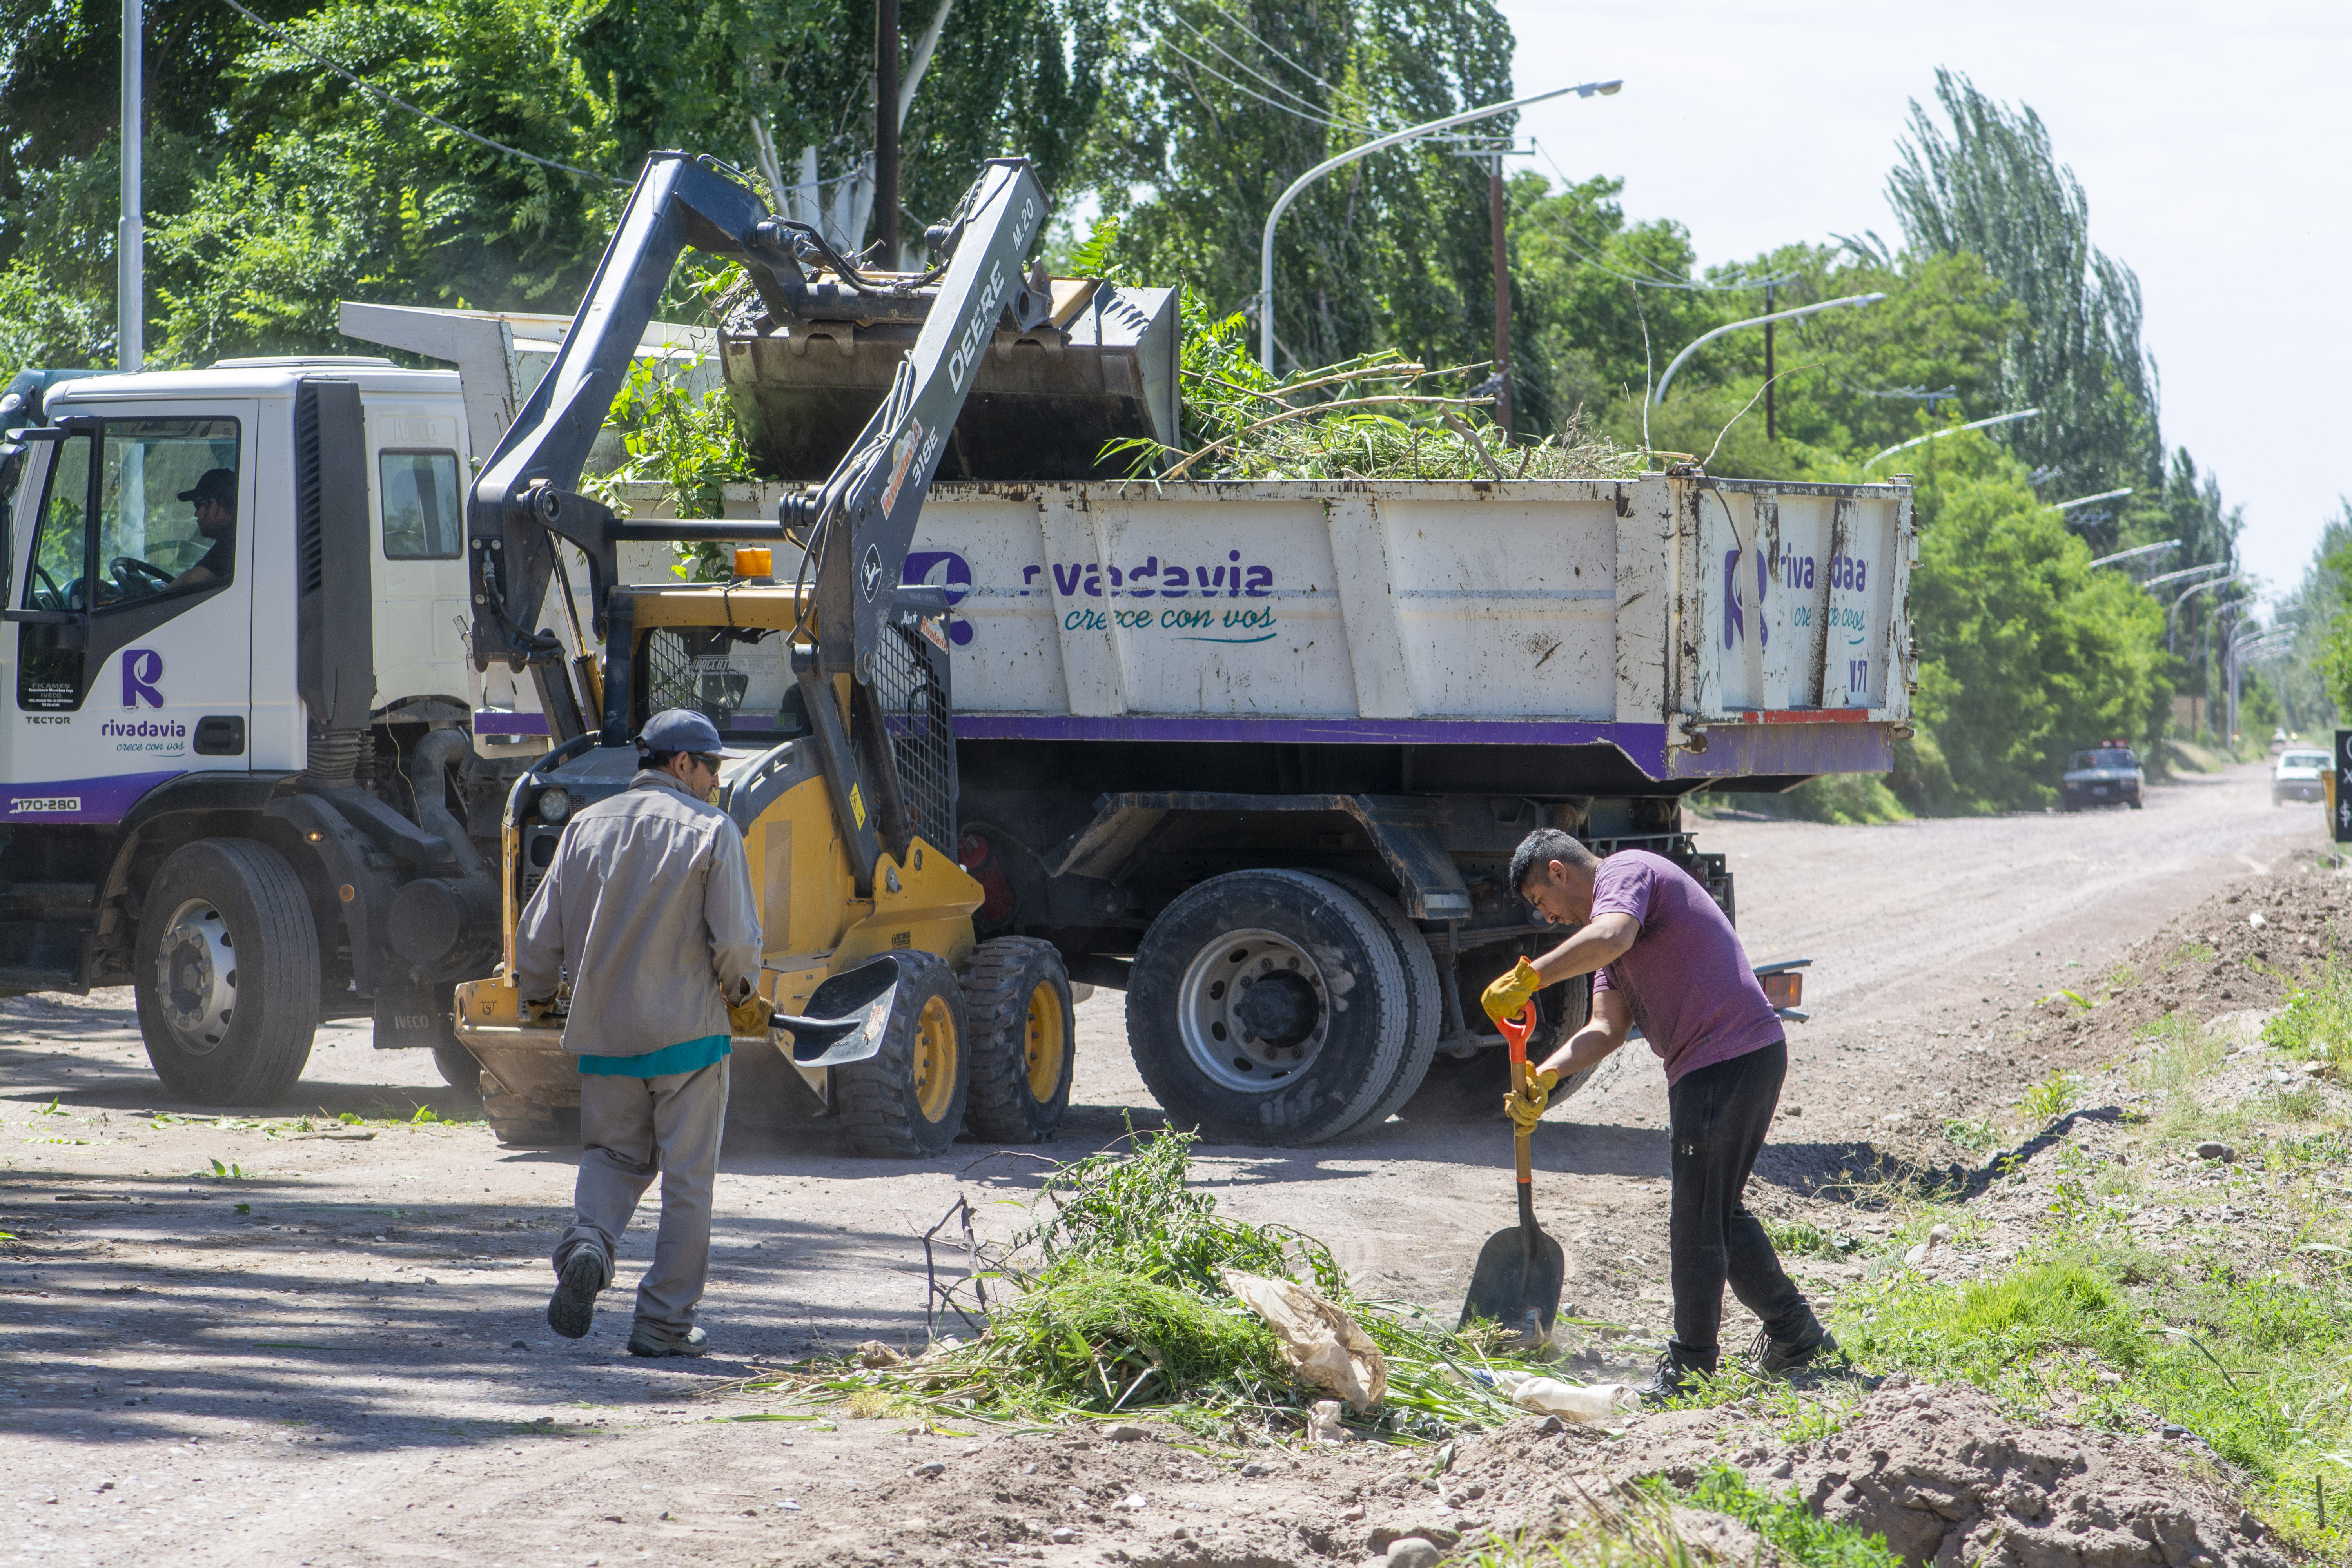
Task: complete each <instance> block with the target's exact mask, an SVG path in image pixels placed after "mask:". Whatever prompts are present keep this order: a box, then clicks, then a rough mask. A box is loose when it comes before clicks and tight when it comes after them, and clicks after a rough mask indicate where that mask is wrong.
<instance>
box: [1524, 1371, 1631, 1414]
mask: <svg viewBox="0 0 2352 1568" xmlns="http://www.w3.org/2000/svg"><path fill="white" fill-rule="evenodd" d="M1495 1386H1496V1387H1497V1388H1499V1389H1501V1390H1502V1391H1503V1394H1504V1396H1505V1397H1506V1398H1507V1399H1509V1400H1510V1402H1511V1403H1512V1404H1514V1405H1517V1406H1518V1407H1519V1408H1520V1409H1522V1410H1534V1411H1539V1412H1541V1413H1542V1414H1544V1415H1557V1416H1559V1417H1560V1418H1561V1419H1562V1420H1564V1421H1575V1422H1580V1423H1583V1424H1585V1425H1588V1426H1597V1425H1599V1424H1600V1423H1601V1422H1604V1421H1610V1420H1613V1419H1615V1418H1616V1417H1618V1416H1621V1415H1625V1414H1627V1413H1629V1412H1631V1411H1633V1410H1635V1409H1638V1408H1639V1407H1640V1405H1641V1399H1640V1396H1639V1395H1637V1394H1634V1392H1633V1389H1632V1388H1631V1387H1629V1386H1627V1385H1626V1384H1622V1383H1594V1384H1578V1383H1562V1382H1561V1381H1560V1380H1559V1379H1558V1378H1556V1377H1534V1376H1530V1375H1529V1374H1528V1373H1522V1372H1498V1373H1496V1374H1495Z"/></svg>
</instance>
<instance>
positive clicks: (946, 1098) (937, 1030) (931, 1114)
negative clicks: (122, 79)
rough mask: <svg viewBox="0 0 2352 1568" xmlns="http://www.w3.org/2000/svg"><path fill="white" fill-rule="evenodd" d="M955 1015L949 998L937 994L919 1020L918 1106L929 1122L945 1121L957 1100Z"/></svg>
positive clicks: (924, 1009) (917, 1061)
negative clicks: (951, 1104)
mask: <svg viewBox="0 0 2352 1568" xmlns="http://www.w3.org/2000/svg"><path fill="white" fill-rule="evenodd" d="M958 1045H959V1042H958V1041H957V1039H956V1027H955V1015H954V1014H953V1013H951V1012H950V1011H949V1010H948V1004H947V999H946V998H945V997H943V996H934V997H932V998H931V999H930V1000H929V1001H928V1002H925V1003H924V1004H923V1011H922V1013H921V1014H920V1015H919V1016H918V1017H917V1018H916V1019H915V1106H916V1108H917V1109H918V1110H920V1111H921V1112H922V1113H923V1120H924V1121H941V1120H944V1119H945V1118H946V1116H947V1113H948V1106H949V1104H950V1102H952V1101H953V1100H954V1099H955V1080H956V1050H957V1047H958Z"/></svg>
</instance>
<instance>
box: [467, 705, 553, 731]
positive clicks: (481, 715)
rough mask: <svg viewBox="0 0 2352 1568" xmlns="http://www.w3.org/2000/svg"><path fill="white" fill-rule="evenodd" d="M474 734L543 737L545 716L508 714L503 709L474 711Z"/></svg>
mask: <svg viewBox="0 0 2352 1568" xmlns="http://www.w3.org/2000/svg"><path fill="white" fill-rule="evenodd" d="M474 733H475V734H477V735H544V734H546V733H547V715H546V714H544V713H510V712H509V711H508V710H505V709H503V708H477V709H475V710H474Z"/></svg>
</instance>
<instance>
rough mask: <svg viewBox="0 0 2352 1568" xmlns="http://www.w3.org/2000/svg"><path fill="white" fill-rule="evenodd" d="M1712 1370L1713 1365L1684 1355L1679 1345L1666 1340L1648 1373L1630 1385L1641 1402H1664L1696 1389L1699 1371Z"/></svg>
mask: <svg viewBox="0 0 2352 1568" xmlns="http://www.w3.org/2000/svg"><path fill="white" fill-rule="evenodd" d="M1714 1371H1715V1368H1713V1367H1711V1366H1708V1365H1707V1364H1706V1363H1704V1362H1701V1361H1699V1360H1698V1359H1696V1357H1692V1356H1686V1355H1685V1354H1684V1353H1683V1352H1682V1350H1681V1349H1680V1348H1679V1347H1677V1346H1675V1345H1671V1344H1670V1345H1668V1346H1667V1347H1666V1349H1665V1353H1664V1354H1663V1355H1661V1356H1659V1357H1658V1364H1657V1365H1656V1366H1654V1367H1653V1368H1652V1369H1651V1371H1650V1375H1649V1376H1648V1377H1646V1378H1643V1380H1642V1381H1641V1382H1639V1383H1637V1384H1634V1385H1633V1392H1634V1394H1636V1395H1638V1396H1639V1397H1640V1399H1641V1401H1642V1403H1643V1404H1644V1405H1664V1404H1665V1403H1666V1402H1667V1401H1668V1400H1670V1399H1680V1398H1682V1397H1683V1396H1684V1395H1685V1394H1695V1393H1696V1392H1697V1390H1698V1380H1699V1377H1700V1376H1701V1374H1704V1373H1713V1372H1714Z"/></svg>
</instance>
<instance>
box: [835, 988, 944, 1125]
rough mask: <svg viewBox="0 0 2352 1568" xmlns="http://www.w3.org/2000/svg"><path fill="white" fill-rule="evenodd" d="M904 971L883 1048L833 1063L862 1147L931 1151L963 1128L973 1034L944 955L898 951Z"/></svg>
mask: <svg viewBox="0 0 2352 1568" xmlns="http://www.w3.org/2000/svg"><path fill="white" fill-rule="evenodd" d="M890 956H891V957H892V958H893V959H895V960H896V961H897V962H898V967H899V970H900V972H901V978H900V980H899V982H898V1001H897V1004H896V1005H894V1006H893V1007H892V1008H891V1010H890V1026H889V1028H888V1029H887V1031H886V1032H885V1033H884V1035H883V1037H882V1048H881V1049H880V1050H879V1051H878V1052H877V1053H876V1054H875V1055H874V1056H872V1057H870V1058H867V1059H866V1060H865V1061H862V1062H851V1063H850V1064H848V1065H847V1066H846V1067H839V1068H834V1069H833V1088H834V1093H835V1096H836V1097H837V1099H838V1102H839V1104H840V1106H841V1126H842V1131H844V1132H845V1133H847V1134H848V1136H849V1142H850V1146H851V1147H852V1148H854V1149H856V1151H857V1152H859V1153H861V1154H878V1155H895V1156H898V1157H899V1158H903V1159H929V1158H930V1157H931V1156H933V1155H936V1154H940V1153H943V1152H946V1149H947V1147H948V1145H949V1144H950V1143H952V1142H955V1139H956V1134H957V1133H958V1132H960V1131H962V1130H963V1117H964V1106H965V1102H966V1100H967V1099H968V1098H969V1096H970V1094H971V1031H970V1029H969V1028H968V1026H967V1024H966V1020H965V1016H964V1005H963V987H962V986H961V985H959V984H956V977H955V971H953V970H951V969H950V968H949V967H948V966H947V963H946V961H945V960H943V959H940V958H939V957H937V956H935V955H933V954H931V953H928V952H894V953H892V954H891V955H890Z"/></svg>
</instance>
